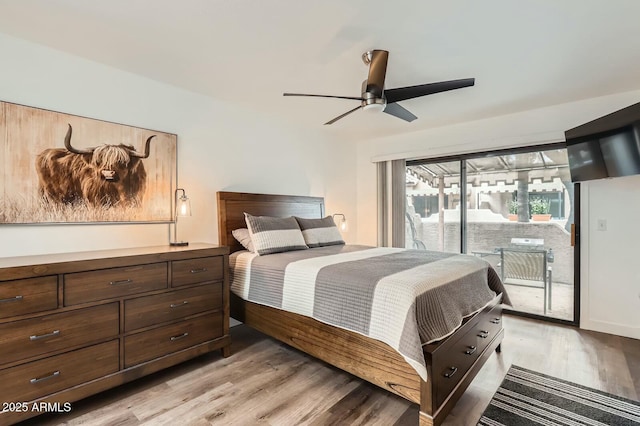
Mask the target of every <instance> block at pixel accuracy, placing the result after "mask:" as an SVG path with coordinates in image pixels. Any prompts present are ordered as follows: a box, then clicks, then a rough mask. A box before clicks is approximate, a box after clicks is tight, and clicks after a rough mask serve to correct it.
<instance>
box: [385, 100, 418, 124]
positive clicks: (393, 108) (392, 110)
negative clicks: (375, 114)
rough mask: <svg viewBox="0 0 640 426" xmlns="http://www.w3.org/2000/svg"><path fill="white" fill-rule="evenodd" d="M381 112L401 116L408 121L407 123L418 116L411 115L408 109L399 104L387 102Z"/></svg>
mask: <svg viewBox="0 0 640 426" xmlns="http://www.w3.org/2000/svg"><path fill="white" fill-rule="evenodd" d="M383 112H386V113H387V114H389V115H393V116H394V117H398V118H401V119H403V120H404V121H408V122H409V123H411V122H412V121H413V120H415V119H416V118H418V117H416V116H415V115H413V114H412V113H411V112H410V111H409V110H407V109H405V108H403V107H401V106H400V105H399V104H396V103H393V104H387V106H386V107H385V108H384V110H383Z"/></svg>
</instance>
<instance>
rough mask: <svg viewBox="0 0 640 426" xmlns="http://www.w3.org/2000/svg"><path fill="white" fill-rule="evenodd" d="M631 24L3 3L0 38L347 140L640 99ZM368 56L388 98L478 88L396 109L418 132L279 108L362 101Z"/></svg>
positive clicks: (354, 3)
mask: <svg viewBox="0 0 640 426" xmlns="http://www.w3.org/2000/svg"><path fill="white" fill-rule="evenodd" d="M639 17H640V1H637V0H518V1H516V0H484V1H481V0H451V1H442V0H412V1H382V0H350V1H347V0H323V1H313V2H312V1H303V0H272V1H267V0H253V1H249V0H108V1H107V0H104V1H97V0H91V1H88V0H19V1H18V0H0V32H2V33H6V34H9V35H12V36H15V37H19V38H23V39H26V40H29V41H33V42H36V43H40V44H43V45H47V46H50V47H52V48H55V49H59V50H62V51H66V52H69V53H72V54H75V55H78V56H81V57H84V58H88V59H91V60H94V61H97V62H101V63H104V64H107V65H110V66H113V67H116V68H120V69H123V70H126V71H130V72H132V73H136V74H140V75H143V76H147V77H149V78H152V79H155V80H159V81H162V82H166V83H169V84H172V85H175V86H179V87H182V88H185V89H188V90H191V91H194V92H198V93H202V94H205V95H208V96H211V97H213V98H216V99H218V100H220V101H222V102H234V103H238V104H240V105H243V106H245V107H249V108H252V109H255V110H259V111H263V112H264V113H266V114H270V115H275V116H281V117H284V118H285V119H286V120H289V121H292V122H296V123H299V124H302V125H308V126H311V128H314V129H317V131H320V132H326V133H328V134H330V135H335V136H336V137H342V136H344V137H350V138H365V137H374V136H386V135H393V134H399V133H402V132H413V131H417V130H422V129H426V128H429V127H435V126H442V125H446V124H451V123H456V122H461V121H468V120H475V119H481V118H486V117H491V116H495V115H503V114H508V113H512V112H517V111H522V110H527V109H532V108H538V107H543V106H547V105H553V104H559V103H564V102H570V101H575V100H579V99H585V98H591V97H597V96H602V95H607V94H612V93H618V92H625V91H630V90H636V89H640V78H639V76H640V19H639ZM374 48H375V49H384V50H388V51H390V54H389V65H388V70H387V79H386V87H387V88H394V87H401V86H410V85H416V84H423V83H430V82H436V81H441V80H453V79H459V78H469V77H474V78H476V85H475V86H474V87H470V88H465V89H460V90H457V91H451V92H445V93H440V94H436V95H431V96H426V97H422V98H417V99H413V100H409V101H405V102H402V103H401V105H402V106H404V107H405V108H407V109H409V110H410V111H411V112H413V113H414V114H415V115H417V116H418V120H415V121H414V122H412V123H406V122H404V121H402V120H399V119H397V118H394V117H392V116H390V115H387V114H378V115H374V114H370V113H367V112H362V111H358V112H356V113H354V114H352V115H350V116H349V117H346V118H344V119H343V120H341V121H339V122H337V123H336V124H334V125H332V126H323V123H324V122H326V121H327V120H329V119H331V118H333V117H335V116H337V115H339V114H341V113H343V112H346V111H347V110H349V109H351V108H353V107H355V106H357V101H348V100H337V99H318V98H285V97H283V96H282V93H283V92H302V93H319V94H333V95H345V96H359V95H360V85H361V83H362V80H364V79H365V78H366V76H367V67H366V66H365V65H364V64H363V63H362V61H361V59H360V56H361V54H362V53H363V52H365V51H366V50H370V49H374ZM0 63H1V62H0ZM250 120H251V118H250V117H247V121H248V123H249V124H250Z"/></svg>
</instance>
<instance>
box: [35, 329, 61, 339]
mask: <svg viewBox="0 0 640 426" xmlns="http://www.w3.org/2000/svg"><path fill="white" fill-rule="evenodd" d="M58 334H60V330H53V331H52V332H51V333H47V334H41V335H39V336H37V335H33V336H29V340H31V341H34V340H40V339H46V338H47V337H53V336H57V335H58Z"/></svg>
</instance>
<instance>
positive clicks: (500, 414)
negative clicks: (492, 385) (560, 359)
mask: <svg viewBox="0 0 640 426" xmlns="http://www.w3.org/2000/svg"><path fill="white" fill-rule="evenodd" d="M501 425H505V426H527V425H549V426H551V425H567V426H583V425H598V426H613V425H615V426H626V425H635V426H637V425H640V403H638V402H637V401H631V400H628V399H625V398H620V397H617V396H615V395H611V394H608V393H605V392H600V391H597V390H595V389H591V388H588V387H585V386H580V385H577V384H575V383H571V382H567V381H565V380H560V379H556V378H553V377H550V376H546V375H544V374H540V373H536V372H535V371H531V370H527V369H525V368H521V367H516V366H512V367H511V368H510V369H509V371H508V372H507V376H506V377H505V379H504V381H503V382H502V384H501V385H500V388H498V390H497V391H496V394H495V395H494V396H493V399H491V402H490V403H489V407H487V409H486V410H485V412H484V413H483V414H482V417H481V418H480V420H479V422H478V426H501Z"/></svg>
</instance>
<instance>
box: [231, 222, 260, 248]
mask: <svg viewBox="0 0 640 426" xmlns="http://www.w3.org/2000/svg"><path fill="white" fill-rule="evenodd" d="M231 234H233V238H235V239H236V240H238V242H239V243H240V244H242V247H244V248H245V249H246V250H249V251H250V252H251V253H255V252H256V249H255V247H253V241H251V234H249V230H248V229H247V228H240V229H234V230H233V231H231Z"/></svg>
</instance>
